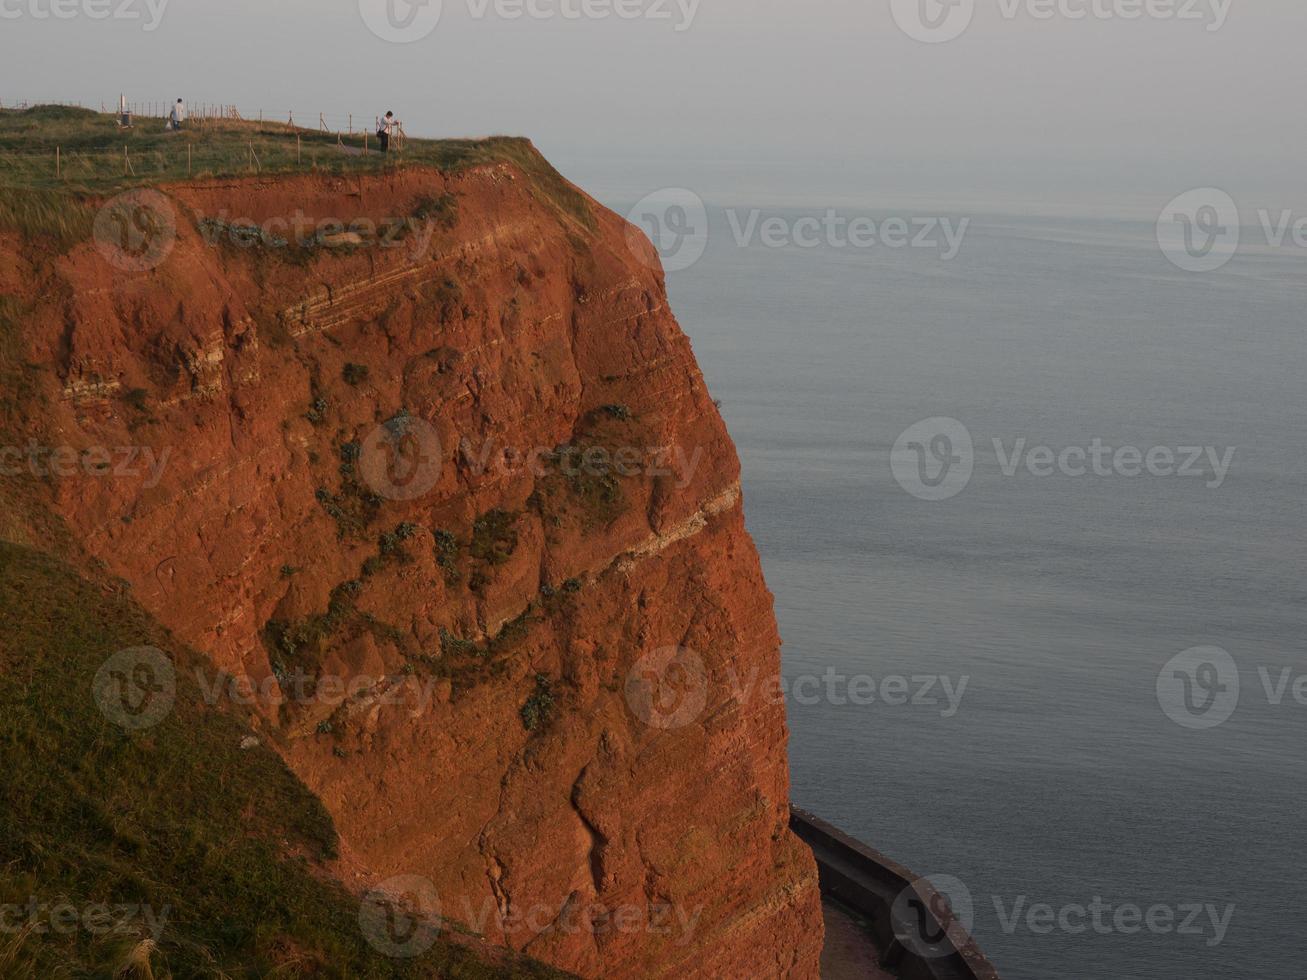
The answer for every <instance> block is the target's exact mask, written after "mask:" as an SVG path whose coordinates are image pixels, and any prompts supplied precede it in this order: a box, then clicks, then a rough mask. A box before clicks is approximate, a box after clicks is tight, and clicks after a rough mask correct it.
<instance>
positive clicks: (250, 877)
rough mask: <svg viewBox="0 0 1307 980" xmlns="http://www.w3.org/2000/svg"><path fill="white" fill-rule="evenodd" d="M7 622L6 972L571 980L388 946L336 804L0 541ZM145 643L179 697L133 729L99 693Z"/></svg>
mask: <svg viewBox="0 0 1307 980" xmlns="http://www.w3.org/2000/svg"><path fill="white" fill-rule="evenodd" d="M0 622H2V623H3V624H4V628H3V630H0V760H3V766H4V776H3V778H2V779H0V976H4V977H6V978H9V977H15V978H29V977H30V978H38V977H39V978H48V977H114V976H122V977H149V976H153V977H156V978H163V977H168V976H177V977H231V978H235V977H262V976H272V975H276V976H284V977H300V976H327V977H405V976H407V977H429V976H440V977H445V978H456V977H462V978H491V977H519V976H537V977H547V976H558V975H559V974H556V973H554V972H552V971H550V970H548V969H546V968H544V967H540V966H538V965H535V964H529V963H524V962H520V961H517V960H514V959H512V958H511V957H510V956H509V955H508V954H505V955H504V957H502V959H503V962H502V963H493V962H490V961H489V959H488V958H487V957H485V956H483V955H482V954H481V953H480V951H478V950H474V949H472V948H469V947H466V946H463V945H460V944H458V943H456V942H453V941H450V940H448V939H445V938H443V937H442V938H441V940H440V941H438V942H437V943H436V945H435V946H434V947H433V948H432V949H431V950H430V951H429V952H427V953H425V954H424V955H422V956H419V957H416V958H414V959H398V958H390V957H387V956H385V955H382V953H381V952H379V951H377V950H376V949H374V948H373V947H372V946H370V945H369V944H368V942H367V939H366V937H365V935H364V931H363V929H362V927H361V926H360V919H359V902H358V900H357V899H356V898H353V897H351V896H350V895H348V894H347V893H346V892H345V891H344V889H343V888H341V887H340V886H339V885H337V884H335V883H334V882H333V881H332V880H331V879H330V877H329V875H328V873H327V871H326V870H325V867H324V864H323V862H325V861H327V860H329V859H330V858H331V857H333V856H334V853H335V849H336V834H335V830H334V828H333V827H332V823H331V819H330V817H329V816H328V814H327V812H326V810H325V809H324V808H323V806H322V804H321V803H320V802H319V801H318V800H317V798H316V797H314V796H313V795H312V794H311V793H310V792H309V791H308V789H307V788H305V787H304V786H303V785H302V784H301V783H300V782H299V781H298V780H297V779H296V777H295V776H294V775H293V774H292V773H291V772H290V771H289V770H288V769H287V768H286V767H285V765H284V764H283V763H282V762H281V760H280V759H279V758H278V757H277V755H275V754H274V753H273V752H272V751H270V750H269V749H268V748H266V747H264V746H262V745H257V744H253V742H252V740H251V739H252V736H251V730H250V727H249V725H248V724H247V721H248V719H246V718H244V717H242V716H241V715H240V714H238V713H237V712H236V711H235V710H220V709H219V708H218V707H215V706H212V705H210V704H209V703H207V702H206V701H205V699H204V696H203V689H202V688H201V686H200V684H199V682H198V679H197V677H198V676H199V675H197V674H196V673H195V669H194V668H195V667H196V666H198V665H200V664H201V663H202V661H201V660H200V659H199V658H198V656H197V655H195V654H193V653H191V652H190V651H187V650H185V649H182V648H179V647H178V645H177V644H176V643H175V642H174V641H172V639H171V638H170V637H169V636H168V634H167V633H166V632H165V631H164V630H163V629H162V628H161V627H160V626H158V625H157V624H156V623H155V622H154V621H153V620H152V619H151V618H150V617H149V616H148V615H147V614H146V613H144V612H143V611H142V610H141V609H140V608H139V607H138V606H136V605H135V604H134V603H132V602H131V601H129V600H128V599H127V598H125V597H124V596H122V595H120V594H115V593H114V592H113V590H112V589H108V588H107V587H106V586H101V585H95V584H92V583H90V582H88V581H86V580H84V579H82V578H80V577H79V576H78V575H77V574H75V573H74V572H73V571H72V570H70V569H69V568H68V567H67V566H65V565H63V564H62V563H60V562H58V561H56V560H55V559H53V558H50V557H47V556H44V555H40V554H38V553H36V552H33V551H30V550H28V549H25V548H21V547H18V546H15V545H12V544H8V543H3V542H0ZM143 645H149V646H153V647H157V648H158V649H159V650H162V651H166V652H167V653H168V655H169V657H170V658H171V659H172V662H173V664H174V665H175V671H174V673H175V679H176V698H175V702H174V704H173V707H172V709H171V710H170V711H169V712H168V714H167V716H166V717H164V718H163V720H161V721H159V722H158V723H157V724H156V725H154V726H153V727H149V728H144V729H140V730H135V731H133V730H128V729H127V728H124V727H121V726H120V725H118V724H115V723H114V722H113V721H111V720H110V719H109V718H108V717H107V716H106V713H105V712H103V711H101V709H100V705H99V703H98V702H97V699H96V696H95V693H94V692H95V689H96V684H95V678H96V677H97V671H99V670H100V668H101V666H102V665H103V664H104V663H105V661H106V659H107V658H109V657H110V656H111V655H113V654H115V653H117V652H119V651H122V650H126V649H132V648H138V647H141V646H143ZM212 673H213V671H212V668H208V669H207V670H206V673H205V675H204V676H211V675H212ZM242 742H244V743H245V746H246V747H244V748H243V747H242ZM61 909H72V910H73V912H65V911H61ZM102 909H103V910H104V911H102ZM72 916H75V917H76V922H72V921H71V918H70V917H72ZM109 925H112V926H113V927H114V928H112V929H110V930H109V931H108V932H106V931H105V927H106V926H109Z"/></svg>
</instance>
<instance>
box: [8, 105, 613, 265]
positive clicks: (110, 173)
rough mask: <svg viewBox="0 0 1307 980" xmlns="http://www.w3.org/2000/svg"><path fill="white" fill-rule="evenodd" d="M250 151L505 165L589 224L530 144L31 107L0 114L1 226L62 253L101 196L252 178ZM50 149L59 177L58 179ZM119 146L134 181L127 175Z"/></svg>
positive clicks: (80, 233)
mask: <svg viewBox="0 0 1307 980" xmlns="http://www.w3.org/2000/svg"><path fill="white" fill-rule="evenodd" d="M297 137H298V140H299V145H298V146H297V142H296V140H297ZM345 143H347V144H349V145H350V147H351V148H352V149H359V148H361V146H362V138H361V137H354V138H352V139H351V138H346V139H345ZM188 145H189V149H190V153H189V162H188V153H187V149H188ZM251 147H252V148H253V151H254V155H255V157H257V159H258V171H257V172H259V173H262V174H277V173H323V174H370V173H384V172H387V171H390V170H394V169H397V168H404V167H429V168H434V169H437V170H441V171H444V172H457V171H460V170H464V169H466V168H468V167H473V166H478V165H482V164H490V163H511V164H515V165H516V166H518V167H519V168H521V169H522V170H523V171H524V172H525V173H526V174H527V176H528V177H530V178H531V186H532V188H533V189H534V190H535V192H536V193H537V194H539V195H540V196H541V197H542V198H543V199H544V200H546V201H547V202H549V203H550V204H551V205H553V206H554V207H556V208H557V209H558V210H559V211H561V212H562V213H563V214H565V215H567V216H568V217H570V218H572V219H574V220H576V221H579V222H580V223H581V224H582V225H584V226H585V227H587V228H593V226H594V218H593V216H592V215H591V213H590V208H589V204H588V202H587V200H586V198H585V196H584V195H582V194H581V193H580V192H578V191H577V190H576V188H574V187H573V186H572V185H571V184H569V183H568V182H567V181H566V180H564V179H563V178H562V176H560V175H559V174H558V172H557V171H556V170H554V168H553V167H551V166H550V165H549V163H548V162H547V161H546V160H545V159H544V157H542V156H541V155H540V153H539V152H538V151H537V150H536V149H535V147H534V146H532V145H531V143H530V141H529V140H526V139H521V138H515V137H506V136H496V137H491V138H489V139H482V140H464V139H460V140H422V139H413V138H410V139H408V140H407V141H406V144H405V147H404V151H403V153H402V154H400V153H392V154H389V155H384V156H383V155H382V154H380V153H376V152H371V153H367V154H362V153H356V154H350V153H347V152H345V151H344V150H342V149H341V148H340V147H339V146H338V145H337V142H336V135H335V134H332V133H322V132H317V131H315V130H305V129H291V128H289V127H288V126H285V125H284V124H280V123H266V124H263V123H258V122H246V121H238V120H221V121H209V122H205V123H203V124H200V123H198V122H197V123H194V124H192V126H191V128H188V129H186V130H185V131H184V132H182V133H169V132H166V131H165V130H164V129H163V123H162V121H161V120H139V121H138V124H137V125H136V126H135V127H134V128H133V129H131V130H126V131H123V130H119V129H118V127H117V124H116V123H115V121H114V117H113V116H110V115H104V114H102V113H97V112H92V111H90V110H88V109H71V108H65V107H57V106H37V107H35V108H32V109H26V110H23V111H17V110H11V109H6V110H0V230H3V229H6V228H7V229H11V230H17V231H20V232H23V233H25V234H27V235H28V236H29V237H31V236H33V235H43V236H45V237H53V238H54V239H55V240H56V242H57V243H58V244H59V245H60V247H61V248H67V247H69V246H70V245H71V244H73V243H75V242H76V241H78V240H85V239H86V238H87V237H88V236H89V235H90V230H91V220H92V218H93V216H94V204H95V202H96V201H97V200H98V199H101V198H103V197H106V196H108V195H110V194H113V193H116V192H118V191H121V190H125V189H128V188H132V187H142V186H149V185H157V184H167V183H170V182H180V181H187V180H211V179H213V178H215V177H236V176H250V175H251V174H253V173H255V167H254V164H253V162H252V159H251V156H250V149H251ZM56 148H58V150H59V152H60V155H61V160H62V176H56V174H55V151H56ZM124 149H126V151H127V155H128V156H129V157H130V160H131V164H132V169H133V171H134V175H127V174H126V173H125V166H124V162H123V158H124Z"/></svg>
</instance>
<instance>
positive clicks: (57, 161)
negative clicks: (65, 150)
mask: <svg viewBox="0 0 1307 980" xmlns="http://www.w3.org/2000/svg"><path fill="white" fill-rule="evenodd" d="M54 175H55V177H62V176H63V175H64V172H63V159H62V154H61V152H60V148H59V147H57V146H56V147H55V148H54Z"/></svg>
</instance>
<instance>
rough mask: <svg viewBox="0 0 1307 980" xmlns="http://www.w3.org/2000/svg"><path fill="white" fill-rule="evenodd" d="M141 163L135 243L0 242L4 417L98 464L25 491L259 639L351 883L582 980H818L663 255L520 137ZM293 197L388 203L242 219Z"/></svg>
mask: <svg viewBox="0 0 1307 980" xmlns="http://www.w3.org/2000/svg"><path fill="white" fill-rule="evenodd" d="M165 190H166V194H167V197H168V200H169V202H170V207H171V208H172V209H174V212H175V216H176V227H177V236H176V241H175V244H174V245H173V247H172V248H171V251H170V252H169V254H168V255H167V257H166V258H165V259H163V261H162V262H161V263H160V264H158V265H157V266H156V267H154V268H150V269H146V270H143V271H137V272H129V271H124V270H123V269H121V268H115V267H114V265H112V264H111V263H110V262H108V261H106V256H105V253H104V252H103V251H102V250H101V249H97V247H96V246H95V245H93V244H90V243H87V244H84V245H80V246H78V247H76V248H74V249H72V250H71V251H69V252H67V253H66V254H63V255H60V256H58V257H55V256H54V255H53V254H40V253H39V252H34V251H32V249H31V247H30V246H26V245H20V244H19V242H18V240H17V239H16V238H14V237H8V238H6V237H0V293H4V294H7V295H9V296H10V297H14V298H15V299H14V300H13V302H15V303H17V304H18V306H19V307H20V309H21V316H22V323H23V339H22V343H23V346H24V348H25V349H24V351H23V358H24V359H25V360H26V361H27V362H29V363H30V364H32V365H35V366H36V369H35V370H33V369H29V370H28V371H27V374H26V375H25V376H26V378H27V379H28V381H29V382H30V383H31V384H32V385H33V386H34V390H33V392H31V393H30V397H29V398H28V399H27V401H26V403H25V404H26V405H27V409H26V411H25V413H24V414H25V416H26V418H25V420H24V425H25V426H26V429H27V431H28V432H30V433H32V434H33V435H34V436H35V437H36V438H37V439H38V440H39V442H40V443H41V444H42V445H48V446H69V447H73V448H74V449H76V450H79V451H80V450H88V449H93V448H94V447H105V448H106V449H107V450H109V452H110V457H111V461H110V463H109V466H108V468H107V469H106V468H105V467H104V466H103V465H101V466H99V467H98V468H96V469H95V470H94V471H87V470H86V469H85V468H84V467H82V465H81V462H80V461H79V464H78V468H77V469H76V472H72V473H70V474H69V475H65V476H55V477H49V476H46V475H44V474H43V475H42V476H41V477H40V478H39V479H37V478H33V481H32V482H33V487H34V492H36V493H39V494H41V495H44V496H45V497H47V498H48V500H49V501H50V502H52V503H53V505H54V507H55V509H56V511H57V512H58V513H59V514H60V515H62V516H63V518H64V519H65V520H66V522H67V524H68V526H69V528H70V530H71V531H72V532H73V534H74V535H75V537H76V538H77V539H79V541H80V542H81V543H82V544H83V546H84V547H85V548H86V549H87V551H89V552H90V553H91V554H92V555H94V556H95V557H97V558H98V559H100V560H101V561H103V562H104V563H105V564H106V565H107V566H108V567H109V569H111V570H112V571H113V572H114V573H115V574H117V575H120V576H122V577H123V578H124V579H126V580H127V581H128V582H129V583H130V584H131V587H132V589H133V593H134V595H135V596H136V598H137V599H138V600H139V601H140V602H141V603H142V604H144V605H145V606H146V607H147V608H149V609H150V610H151V611H152V612H153V613H154V614H155V615H157V617H158V618H159V619H160V620H161V621H162V622H163V623H165V624H166V625H168V626H169V627H170V628H172V629H173V630H174V631H175V632H176V633H177V634H178V635H179V636H180V637H181V638H182V639H184V640H186V641H187V642H189V643H191V644H193V645H194V646H196V647H197V648H199V649H201V650H203V651H206V652H207V653H208V654H209V655H210V656H211V657H212V659H213V661H214V663H215V664H216V665H217V666H218V667H220V668H222V669H223V670H225V671H228V672H231V673H232V674H234V675H239V676H246V675H247V676H248V677H249V678H251V680H252V682H253V683H255V684H259V683H261V682H264V681H266V680H267V679H268V678H269V677H272V676H273V675H274V671H275V674H276V676H277V678H279V682H275V683H271V684H265V685H263V691H264V692H265V693H266V692H268V691H272V692H274V693H273V694H272V695H270V696H268V697H266V698H261V699H260V702H259V708H260V711H261V712H262V716H263V718H264V719H265V726H266V731H265V734H266V737H267V738H268V739H269V740H271V741H272V742H273V743H274V744H276V745H277V747H278V748H279V750H280V751H281V752H282V754H283V755H284V757H285V758H286V760H287V761H288V763H289V764H290V766H291V767H292V768H293V769H294V770H295V771H296V773H298V774H299V775H300V777H301V778H302V779H303V780H304V781H305V782H306V783H307V784H308V785H309V786H310V787H311V788H312V789H313V790H314V791H315V792H317V793H318V794H319V795H320V796H321V798H322V799H323V801H324V802H325V803H326V805H327V807H328V809H329V810H330V812H331V813H332V815H333V817H334V818H335V820H336V823H337V826H338V829H339V831H340V834H341V838H342V841H343V844H344V849H345V858H344V860H343V861H342V868H341V873H342V874H343V875H345V876H346V880H347V884H349V885H350V886H351V887H355V888H358V889H362V888H363V887H364V886H367V885H370V884H373V883H376V882H381V881H384V880H386V879H389V878H392V877H393V876H397V875H418V876H422V877H425V878H428V879H430V880H431V881H432V882H434V884H435V886H436V889H437V892H438V894H439V896H440V900H441V906H442V909H443V912H444V913H445V915H446V916H448V917H449V918H450V919H453V920H458V921H460V922H462V923H465V924H466V925H468V926H469V927H470V928H472V929H474V930H476V931H480V932H483V933H484V934H485V935H486V937H487V938H488V939H490V940H492V941H495V942H502V943H505V944H507V945H510V946H512V947H515V948H519V949H523V950H526V951H527V952H529V953H530V954H531V955H532V956H534V957H536V958H539V959H543V960H546V961H548V962H551V963H554V964H557V965H560V966H562V967H564V968H567V969H569V970H572V971H575V972H577V973H580V974H582V975H584V976H607V977H651V976H654V977H656V976H666V977H672V976H676V977H680V976H693V977H712V978H717V977H816V976H817V961H818V954H819V951H820V948H821V938H822V926H821V911H820V902H819V897H818V893H817V887H816V871H815V867H814V864H813V860H812V857H811V855H810V853H809V852H808V851H807V850H806V848H804V847H803V846H802V845H801V844H800V843H798V842H797V840H796V839H795V838H794V837H793V836H792V835H791V834H790V832H789V830H788V829H787V820H788V771H787V763H786V756H785V749H786V728H785V718H784V709H783V707H782V706H781V705H778V704H775V703H773V701H772V699H768V698H763V697H758V696H754V697H749V696H748V692H749V691H750V690H751V691H754V692H757V691H758V690H759V689H760V688H761V685H762V681H760V680H759V681H756V684H755V685H754V686H752V687H750V686H749V684H750V681H751V679H752V680H756V679H757V678H766V677H768V676H774V675H776V674H777V673H778V671H779V639H778V636H777V630H776V624H775V620H774V618H773V615H772V610H771V599H770V595H769V593H768V591H767V588H766V586H765V584H764V582H763V579H762V574H761V569H760V566H759V561H758V557H757V554H756V552H755V550H754V547H753V544H752V542H751V541H750V539H749V536H748V534H747V533H746V531H745V529H744V522H743V515H742V509H741V500H740V493H739V484H738V475H739V474H738V462H737V459H736V456H735V452H734V448H733V446H732V445H731V442H730V439H729V437H728V436H727V434H726V432H725V430H724V427H723V424H722V421H721V418H720V416H719V415H718V413H717V411H716V409H715V407H714V405H713V403H712V400H711V399H710V397H709V395H708V392H707V390H706V388H705V385H704V382H703V379H702V376H701V374H700V372H699V370H698V368H697V366H696V364H695V361H694V356H693V354H692V352H691V349H690V345H689V343H688V341H687V339H686V337H685V336H684V334H683V333H682V332H681V330H680V329H679V327H678V326H677V324H676V321H675V319H674V317H673V316H672V313H671V311H670V310H669V309H668V304H667V300H666V295H665V292H664V289H663V282H662V277H661V273H660V272H659V271H657V260H656V256H655V255H654V253H653V250H652V248H650V247H649V246H648V245H647V243H646V242H644V241H643V239H642V238H641V237H640V236H639V235H638V234H635V233H632V230H631V229H630V228H629V227H628V226H627V225H626V224H625V222H623V221H622V220H621V219H620V218H618V217H617V216H615V215H613V214H611V213H609V212H607V211H605V210H604V209H602V208H601V207H599V206H598V205H597V204H595V203H593V202H589V201H585V202H583V203H582V204H581V206H579V207H573V206H570V201H571V199H568V198H564V199H561V200H560V198H559V197H558V196H557V195H552V194H549V193H546V192H543V191H542V190H541V188H540V186H539V185H538V183H536V182H534V181H533V180H532V178H531V177H529V176H528V175H527V174H525V173H524V172H522V171H521V170H520V169H518V168H516V167H514V166H513V165H511V164H507V163H505V164H500V165H494V166H483V167H480V168H476V169H471V170H468V171H466V172H463V173H461V174H457V175H442V174H439V173H436V172H434V171H424V172H419V171H403V172H399V173H396V174H393V175H388V176H377V177H365V178H363V179H361V180H360V179H356V178H351V179H348V180H347V179H342V178H328V177H283V178H276V179H248V180H240V181H224V182H211V183H193V184H187V185H184V186H177V187H172V188H167V189H165ZM297 213H299V214H301V215H303V216H304V217H305V218H306V219H308V220H310V221H313V222H321V221H322V220H324V219H328V218H335V219H340V220H342V221H344V222H350V221H353V220H355V219H358V218H360V217H369V218H371V219H373V220H375V221H376V222H378V224H379V226H380V227H382V228H385V227H387V226H388V225H391V224H393V219H402V220H403V228H404V231H403V234H402V235H396V236H394V238H395V243H394V244H395V247H380V246H378V245H377V244H376V243H373V242H371V241H368V240H366V236H365V239H364V240H358V239H355V238H351V237H350V236H349V235H348V234H347V235H344V236H341V235H337V236H334V237H332V238H331V239H330V240H331V241H332V242H333V243H334V244H333V245H329V246H323V247H318V248H315V249H312V250H305V249H299V248H295V247H282V246H281V245H280V243H279V242H276V241H269V240H264V241H261V242H257V243H254V244H244V245H242V244H236V243H235V242H234V241H233V240H232V237H231V235H230V234H229V232H230V227H231V225H233V224H241V225H243V224H245V223H247V221H249V222H254V223H266V222H267V221H268V220H269V219H291V218H292V216H294V215H296V214H297ZM415 216H420V220H418V219H417V218H415ZM269 227H272V228H274V229H275V230H276V231H275V232H274V233H280V234H282V235H287V236H289V235H290V234H291V232H289V231H288V230H287V229H286V228H285V226H283V225H281V224H276V223H274V224H273V225H272V226H269ZM315 227H316V225H315ZM117 447H148V450H149V452H148V453H143V454H140V455H138V456H137V457H136V458H135V460H134V462H132V463H130V464H128V463H127V462H126V457H125V454H122V453H119V452H117ZM558 447H571V448H567V449H564V450H563V451H562V452H557V453H551V452H550V451H552V450H555V449H557V448H558ZM537 450H540V451H539V452H537ZM585 451H589V452H590V453H591V455H590V456H589V457H586V456H585V455H583V453H584V452H585ZM151 454H152V455H151ZM86 458H87V457H82V459H86ZM97 458H98V457H97ZM524 458H525V460H526V462H523V459H524ZM587 460H588V462H587ZM99 461H100V463H103V459H99ZM614 461H615V462H617V463H620V464H621V468H620V471H615V470H614V469H613V468H612V467H611V466H610V465H609V464H611V463H613V462H614ZM47 468H48V467H47ZM119 470H121V473H119V472H118V471H119ZM129 470H134V471H135V472H134V473H129V472H128V471H129ZM677 649H680V650H682V651H685V652H682V653H679V654H675V660H674V662H671V663H669V658H671V657H673V652H674V651H675V650H677ZM700 664H701V665H702V669H703V674H702V675H699V674H698V672H697V671H698V668H699V665H700ZM302 675H310V676H312V677H314V678H316V679H317V683H318V685H319V686H317V687H313V686H309V687H307V688H305V687H304V686H303V685H302V684H301V685H300V686H299V688H297V687H296V684H297V683H298V678H299V677H301V676H302ZM333 677H339V678H341V679H342V682H343V683H350V682H353V681H355V680H358V679H362V683H360V684H357V685H353V687H352V689H351V690H350V691H349V692H348V693H347V694H346V695H343V696H342V695H341V694H339V693H338V692H335V691H333V690H332V689H331V685H328V684H324V683H323V678H333ZM215 683H216V682H215ZM741 684H743V685H745V687H743V688H742V687H741V686H740V685H741ZM225 691H226V693H225V694H224V696H230V688H227V689H225ZM306 691H307V693H306ZM651 917H652V919H653V920H654V921H652V922H651V921H650V918H651Z"/></svg>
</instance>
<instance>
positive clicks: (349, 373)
mask: <svg viewBox="0 0 1307 980" xmlns="http://www.w3.org/2000/svg"><path fill="white" fill-rule="evenodd" d="M342 375H343V377H344V378H345V383H346V384H348V385H361V384H362V383H363V382H365V381H367V380H368V367H367V365H366V364H346V365H345V370H344V371H343V372H342Z"/></svg>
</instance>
